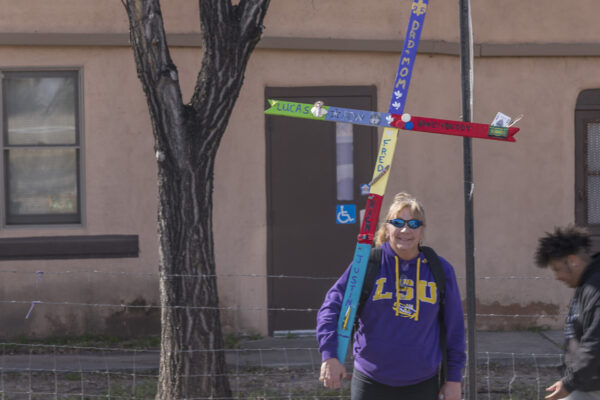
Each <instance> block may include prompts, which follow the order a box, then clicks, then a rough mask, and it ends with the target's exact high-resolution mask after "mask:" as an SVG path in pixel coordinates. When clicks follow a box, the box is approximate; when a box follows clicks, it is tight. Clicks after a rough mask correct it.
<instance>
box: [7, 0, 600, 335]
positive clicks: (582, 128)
mask: <svg viewBox="0 0 600 400" xmlns="http://www.w3.org/2000/svg"><path fill="white" fill-rule="evenodd" d="M162 3H163V4H162V9H163V17H164V20H165V24H166V31H167V33H168V35H169V36H168V41H169V44H170V47H171V54H172V57H173V59H174V61H175V63H176V65H177V67H178V71H179V77H180V81H181V87H182V91H183V95H184V99H187V98H189V96H190V95H191V93H192V90H193V87H194V83H195V79H196V75H197V73H198V71H199V69H200V64H201V49H200V43H201V41H200V36H199V18H198V9H197V7H198V5H197V2H194V1H187V0H169V1H163V2H162ZM410 3H411V2H410V1H409V0H403V1H392V0H381V1H377V2H364V1H358V0H330V1H326V2H323V1H313V0H301V1H294V2H288V1H272V2H271V5H270V8H269V11H268V13H267V17H266V19H265V22H264V25H265V27H266V29H265V32H264V37H263V39H262V40H261V42H260V43H259V45H258V47H257V49H256V50H255V52H254V53H253V55H252V57H251V59H250V62H249V64H248V69H247V72H246V76H245V82H244V86H243V88H242V91H241V93H240V96H239V98H238V100H237V103H236V107H235V110H234V113H233V115H232V117H231V119H230V122H229V126H228V130H227V133H226V134H225V136H224V138H223V140H222V143H221V146H220V149H219V154H218V157H217V163H216V173H215V191H214V215H213V224H214V230H215V240H216V243H215V246H216V260H217V274H218V279H219V291H220V301H221V306H222V307H223V308H224V309H223V311H222V315H223V323H224V327H225V330H226V331H228V332H238V331H246V332H258V333H261V334H269V333H273V332H274V331H288V330H303V329H313V328H314V317H315V310H314V309H315V308H318V306H319V305H320V303H321V300H322V297H323V295H324V293H325V290H326V289H327V288H328V287H329V286H330V285H331V284H332V283H333V279H334V278H335V277H337V276H339V275H340V274H341V273H342V272H343V270H344V269H345V268H346V266H347V265H348V263H349V261H350V260H351V257H352V252H353V249H354V245H355V242H356V234H357V233H358V229H359V227H358V224H357V223H354V224H338V223H336V206H339V205H348V206H350V205H353V206H355V207H356V210H357V212H359V210H360V209H361V208H362V207H363V206H364V203H365V196H363V195H361V194H360V185H361V184H363V183H367V182H368V181H369V180H370V179H371V175H372V168H373V165H374V161H375V156H376V152H377V147H378V143H379V137H380V135H381V131H378V130H377V129H376V128H368V127H356V126H355V127H354V128H352V127H348V126H347V125H343V124H342V125H340V124H338V125H336V124H333V123H320V122H315V121H306V120H298V119H291V118H281V117H265V116H264V114H263V111H264V110H265V108H266V107H267V102H266V99H267V98H277V99H284V100H285V99H287V100H293V101H300V102H304V103H314V102H315V101H316V100H323V101H324V102H325V104H327V105H337V106H341V107H349V108H356V109H365V110H376V111H385V110H387V107H388V102H389V99H390V96H391V88H392V86H393V80H394V78H395V74H396V70H397V66H398V61H399V53H400V50H401V48H402V43H403V38H404V35H405V32H406V25H407V23H408V17H409V11H410ZM0 10H2V13H0V22H1V23H0V26H1V27H2V28H0V29H1V30H0V72H1V73H2V98H1V101H2V127H3V128H2V129H3V134H2V146H3V151H2V153H1V156H0V157H2V162H0V165H1V168H2V174H0V176H1V177H2V184H1V185H0V190H1V191H2V196H0V199H1V200H0V209H1V210H2V212H1V213H0V260H1V261H0V277H1V280H0V282H1V283H0V309H1V313H2V316H3V323H2V324H1V325H0V337H13V336H17V335H28V336H50V335H67V334H80V333H89V332H97V333H100V332H102V333H108V334H119V335H138V334H145V333H149V332H150V333H152V332H158V330H159V327H158V323H159V322H158V314H159V309H158V308H156V307H154V306H156V305H157V304H158V302H159V299H158V283H157V282H158V273H157V270H158V240H157V233H156V232H157V228H156V215H157V211H156V209H157V183H156V159H155V155H154V150H153V136H152V132H151V126H150V123H149V115H148V110H147V107H146V101H145V98H144V95H143V91H142V88H141V85H140V83H139V81H138V78H137V75H136V70H135V65H134V60H133V55H132V50H131V48H130V47H129V43H128V39H129V37H128V24H127V16H126V13H125V10H124V8H123V6H122V4H121V2H120V1H116V0H115V1H97V0H55V1H52V2H48V1H42V0H21V1H19V2H16V1H13V0H0ZM598 13H600V3H598V2H596V1H594V0H583V1H581V2H579V3H578V7H573V5H572V4H570V3H566V2H562V1H558V0H546V1H545V2H544V7H540V6H539V5H537V4H533V3H532V4H529V3H526V2H525V3H524V2H521V1H517V0H505V1H502V2H498V1H494V0H479V1H477V2H472V14H473V15H472V17H473V32H474V43H475V45H474V56H475V58H474V70H473V74H474V96H473V121H475V122H482V123H490V122H491V121H492V119H493V118H494V116H495V115H496V113H497V112H499V111H500V112H503V113H505V114H507V115H509V116H512V117H517V116H518V115H520V114H523V116H524V117H523V119H522V120H521V121H520V122H519V123H518V126H519V127H520V128H521V131H520V132H519V133H518V134H517V136H516V140H517V142H516V143H505V142H499V141H487V140H473V142H472V147H473V160H472V162H473V164H472V165H473V172H474V179H473V195H474V218H475V263H476V284H477V291H476V301H477V304H478V311H477V313H478V315H479V316H478V326H479V327H480V328H482V329H513V328H527V327H532V326H541V327H546V326H548V327H555V328H556V327H559V326H561V325H562V323H563V320H564V316H565V313H566V307H567V303H568V300H569V298H570V294H571V292H570V290H569V289H567V288H564V287H563V285H562V284H561V283H559V282H555V281H554V280H553V277H552V274H551V272H550V271H549V270H540V269H538V268H536V267H535V266H534V263H533V252H534V249H535V246H536V242H537V238H538V237H539V236H540V235H542V234H543V233H544V232H545V231H549V230H551V229H552V228H553V227H554V226H555V225H564V224H568V223H573V222H577V223H578V224H581V225H584V226H588V227H589V228H590V230H591V231H592V232H593V233H594V234H595V235H600V229H599V226H600V225H598V224H599V223H600V202H599V200H600V194H599V193H600V190H599V189H600V180H599V178H598V171H600V161H599V160H600V148H599V146H598V144H599V140H600V26H599V25H598V24H597V21H596V16H597V15H598ZM458 16H459V12H458V1H440V0H430V5H429V9H428V15H427V20H426V22H425V26H424V29H423V32H422V36H421V43H420V46H419V53H418V56H417V59H416V62H415V69H414V71H413V76H412V81H411V84H410V89H409V94H408V100H407V105H406V108H405V111H406V112H408V113H410V114H413V115H419V116H430V117H435V118H443V119H451V120H458V119H460V117H461V87H460V76H461V75H460V60H459V28H458ZM462 148H463V141H462V139H461V138H459V137H451V136H445V135H438V134H430V133H418V132H401V133H400V136H399V139H398V145H397V148H396V152H395V158H394V162H393V166H392V169H391V171H390V180H389V183H388V188H387V197H386V199H385V200H384V204H383V208H384V209H386V208H387V206H388V205H389V202H390V199H391V198H392V197H393V196H392V195H393V194H394V193H397V192H400V191H406V192H409V193H412V194H414V195H416V196H417V197H418V198H419V199H420V200H421V201H422V202H423V203H424V205H425V208H426V212H427V228H426V244H428V245H430V246H433V247H434V248H435V249H436V250H437V251H438V253H439V254H441V255H443V256H444V257H445V258H447V259H448V260H449V261H450V262H451V263H452V264H453V265H454V267H455V269H456V273H457V276H458V281H459V283H460V285H461V290H462V292H463V298H464V297H465V296H466V291H465V275H466V273H465V267H464V265H465V256H464V248H465V244H464V233H463V223H464V182H463V156H462ZM343 149H346V151H349V153H345V154H346V156H345V157H346V159H345V161H343V162H340V163H338V164H336V159H338V158H339V159H342V158H343V157H342V156H341V155H340V154H341V153H340V152H341V151H342V150H343ZM336 154H337V155H338V156H337V157H336ZM344 182H345V183H346V184H348V185H349V186H344ZM344 187H345V189H344ZM348 188H349V189H348ZM282 276H284V277H282ZM36 301H39V302H40V303H35V302H36ZM32 302H34V303H32ZM119 305H123V307H120V306H119ZM126 305H129V306H131V305H134V306H137V307H135V308H132V307H129V308H127V307H125V306H126ZM146 306H147V307H146ZM282 308H285V309H286V311H281V309H282Z"/></svg>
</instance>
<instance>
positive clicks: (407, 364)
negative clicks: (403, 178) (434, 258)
mask: <svg viewBox="0 0 600 400" xmlns="http://www.w3.org/2000/svg"><path fill="white" fill-rule="evenodd" d="M424 230H425V211H424V209H423V206H422V205H421V204H420V203H419V202H418V201H417V200H416V199H415V198H414V197H413V196H411V195H409V194H407V193H399V194H397V195H396V196H395V197H394V202H393V203H392V205H391V206H390V209H389V210H388V213H387V215H386V219H385V223H384V224H383V225H382V226H381V227H380V228H379V230H378V231H377V233H376V237H375V245H376V246H380V247H381V249H382V260H381V267H380V270H379V273H378V275H377V278H376V280H375V284H374V285H373V289H372V291H371V295H370V296H369V298H368V300H367V301H366V303H365V304H364V307H363V309H362V313H361V315H359V316H357V318H358V327H357V329H356V333H355V334H354V345H353V355H354V371H353V374H352V384H351V398H352V400H367V399H378V400H379V399H381V400H385V399H394V400H398V399H410V400H437V399H443V400H460V398H461V378H462V370H463V368H464V365H465V358H466V357H465V330H464V319H463V310H462V303H461V299H460V292H459V290H458V286H457V284H456V276H455V274H454V268H453V267H452V265H450V263H449V262H448V261H446V260H445V259H443V258H442V257H440V262H441V264H442V268H443V271H444V275H445V278H446V283H445V285H446V295H445V299H444V300H445V303H444V308H443V310H444V315H443V320H444V325H445V332H446V346H447V352H446V354H447V362H448V378H447V381H446V382H444V383H443V385H442V386H441V388H440V383H439V379H438V372H439V367H440V363H441V361H442V349H441V346H440V325H439V324H440V322H439V318H438V311H439V301H440V299H439V298H438V291H437V286H436V283H435V278H434V276H433V274H432V272H431V271H430V269H429V266H428V262H427V259H426V258H425V257H424V255H423V253H422V252H421V251H420V248H419V245H420V242H421V240H422V239H423V234H424ZM349 270H350V267H348V269H347V270H346V271H345V272H344V274H343V275H342V276H341V277H340V279H338V281H337V282H336V283H335V284H334V285H333V286H332V287H331V289H329V291H328V292H327V295H326V296H325V301H324V302H323V305H322V306H321V309H320V310H319V313H318V314H317V339H318V341H319V351H320V352H321V358H322V362H323V363H322V365H321V376H320V378H319V380H320V381H322V382H323V384H324V385H325V387H329V388H338V387H340V379H342V378H344V377H345V376H346V370H345V367H344V366H343V365H342V364H341V363H340V362H339V360H338V358H337V334H336V330H337V322H338V317H339V313H340V309H341V303H342V299H343V297H344V291H345V289H346V283H347V280H348V274H349Z"/></svg>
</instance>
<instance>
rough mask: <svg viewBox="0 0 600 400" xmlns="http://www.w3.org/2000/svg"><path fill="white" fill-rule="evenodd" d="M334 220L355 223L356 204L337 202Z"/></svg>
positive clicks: (340, 222)
mask: <svg viewBox="0 0 600 400" xmlns="http://www.w3.org/2000/svg"><path fill="white" fill-rule="evenodd" d="M335 222H336V223H338V224H355V223H356V206H355V205H354V204H338V205H337V206H336V208H335Z"/></svg>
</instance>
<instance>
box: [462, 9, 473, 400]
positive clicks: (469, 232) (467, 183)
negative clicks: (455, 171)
mask: <svg viewBox="0 0 600 400" xmlns="http://www.w3.org/2000/svg"><path fill="white" fill-rule="evenodd" d="M459 13H460V67H461V68H460V69H461V88H462V115H463V121H466V122H471V120H472V108H473V27H472V23H471V2H470V0H459ZM472 164H473V163H472V155H471V138H468V137H465V138H463V165H464V167H463V169H464V197H465V267H466V277H467V279H466V288H467V354H468V364H467V365H468V372H467V383H468V387H467V388H466V389H467V393H466V394H467V397H466V398H467V399H469V400H476V399H477V350H476V346H475V343H476V342H475V313H476V304H475V246H474V242H475V241H474V238H475V234H474V223H473V192H474V184H473V165H472Z"/></svg>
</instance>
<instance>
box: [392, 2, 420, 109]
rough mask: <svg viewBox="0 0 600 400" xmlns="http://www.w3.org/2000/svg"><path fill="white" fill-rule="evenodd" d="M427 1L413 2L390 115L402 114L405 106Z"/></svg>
mask: <svg viewBox="0 0 600 400" xmlns="http://www.w3.org/2000/svg"><path fill="white" fill-rule="evenodd" d="M428 2H429V0H413V2H412V10H411V13H410V20H409V22H408V28H407V30H406V36H405V37H404V47H403V48H402V53H401V55H400V63H399V65H398V72H397V73H396V80H395V81H394V91H393V93H392V99H391V100H390V108H389V113H390V114H402V113H403V112H404V106H405V105H406V95H407V93H408V86H409V84H410V77H411V76H412V70H413V66H414V63H415V57H416V55H417V48H418V47H419V39H420V38H421V30H422V29H423V23H424V22H425V14H426V12H427V6H428Z"/></svg>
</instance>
